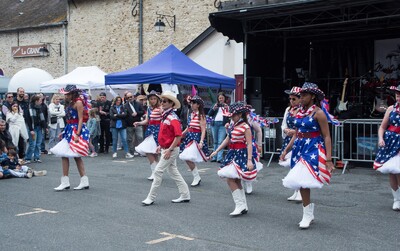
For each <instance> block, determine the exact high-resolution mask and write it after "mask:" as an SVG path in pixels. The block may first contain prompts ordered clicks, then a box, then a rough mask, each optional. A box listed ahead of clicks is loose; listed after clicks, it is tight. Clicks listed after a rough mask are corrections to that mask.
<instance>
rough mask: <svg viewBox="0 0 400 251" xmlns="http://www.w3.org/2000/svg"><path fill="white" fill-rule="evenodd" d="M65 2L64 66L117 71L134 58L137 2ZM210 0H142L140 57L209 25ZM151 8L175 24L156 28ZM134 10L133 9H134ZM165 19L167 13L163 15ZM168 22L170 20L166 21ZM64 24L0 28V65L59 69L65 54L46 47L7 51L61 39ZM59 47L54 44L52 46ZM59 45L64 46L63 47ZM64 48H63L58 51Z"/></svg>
mask: <svg viewBox="0 0 400 251" xmlns="http://www.w3.org/2000/svg"><path fill="white" fill-rule="evenodd" d="M74 2H75V5H76V7H75V5H73V4H70V6H69V8H70V10H69V13H68V14H69V21H68V25H67V31H68V35H67V46H68V54H67V55H68V56H67V61H68V69H67V72H70V71H71V70H73V69H75V68H76V67H78V66H89V65H97V66H99V67H100V69H102V70H103V71H105V72H108V73H109V72H116V71H121V70H125V69H128V68H130V67H133V66H136V65H138V63H139V13H138V11H139V7H138V6H136V8H135V3H136V2H138V1H132V0H75V1H74ZM213 4H214V1H213V0H207V1H199V0H143V62H145V61H147V60H148V59H150V58H151V57H153V56H154V55H156V54H157V53H159V52H160V51H161V50H163V49H164V48H166V47H167V46H168V45H169V44H171V43H172V44H174V45H175V46H176V47H177V48H178V49H183V48H184V47H185V46H186V45H188V44H189V43H190V42H191V41H193V40H194V39H195V38H196V37H197V36H198V35H199V34H200V33H202V32H203V31H204V30H205V29H206V28H208V27H209V26H210V23H209V21H208V14H209V13H210V12H215V11H217V9H215V8H214V5H213ZM156 12H158V13H162V14H165V15H176V30H175V32H174V31H173V29H172V28H170V27H169V26H168V24H167V22H166V21H165V20H163V21H164V22H165V23H166V25H167V27H166V29H165V31H164V32H163V33H161V32H156V31H155V29H154V24H155V22H156V21H157V15H156ZM135 14H136V15H135ZM168 20H169V21H170V23H171V22H172V19H168ZM171 24H172V23H171ZM63 32H64V31H63V28H62V27H59V28H48V29H36V30H34V31H23V32H19V35H18V33H17V32H9V33H0V54H1V55H2V56H1V57H0V68H2V69H4V71H5V73H6V75H7V76H10V77H11V76H13V75H14V74H15V73H16V72H17V71H19V70H21V69H23V68H26V67H37V68H41V69H44V70H46V71H48V72H49V73H50V74H52V75H53V76H54V77H59V76H62V75H64V58H63V57H64V55H63V56H62V57H60V56H59V54H57V53H55V52H54V51H52V50H51V51H50V56H49V57H45V58H42V57H38V58H18V59H14V58H12V56H11V46H16V45H17V42H18V36H19V44H20V45H30V44H38V43H39V41H46V42H57V43H58V42H61V43H62V45H63V46H64V33H63ZM56 50H57V51H58V47H57V48H56ZM62 50H64V48H62ZM64 53H65V52H64V51H63V54H64Z"/></svg>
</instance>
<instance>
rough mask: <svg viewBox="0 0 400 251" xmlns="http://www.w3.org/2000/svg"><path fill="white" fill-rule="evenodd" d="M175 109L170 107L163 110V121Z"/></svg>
mask: <svg viewBox="0 0 400 251" xmlns="http://www.w3.org/2000/svg"><path fill="white" fill-rule="evenodd" d="M172 111H173V109H172V108H170V109H168V110H165V111H163V113H162V121H164V120H165V119H166V118H167V117H168V115H170V114H171V112H172Z"/></svg>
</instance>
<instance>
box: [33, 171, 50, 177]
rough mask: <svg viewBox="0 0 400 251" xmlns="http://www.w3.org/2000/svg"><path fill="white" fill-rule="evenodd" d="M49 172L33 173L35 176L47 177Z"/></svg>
mask: <svg viewBox="0 0 400 251" xmlns="http://www.w3.org/2000/svg"><path fill="white" fill-rule="evenodd" d="M46 174H47V171H46V170H42V171H33V176H46Z"/></svg>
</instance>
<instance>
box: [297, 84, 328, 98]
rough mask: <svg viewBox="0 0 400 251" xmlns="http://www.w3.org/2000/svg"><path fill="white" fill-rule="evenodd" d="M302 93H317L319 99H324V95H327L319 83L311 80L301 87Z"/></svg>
mask: <svg viewBox="0 0 400 251" xmlns="http://www.w3.org/2000/svg"><path fill="white" fill-rule="evenodd" d="M300 93H312V94H315V95H317V97H318V99H319V100H323V99H324V97H325V94H324V92H323V91H321V90H320V89H319V88H318V85H317V84H314V83H310V82H305V83H304V84H303V86H302V87H301V91H300Z"/></svg>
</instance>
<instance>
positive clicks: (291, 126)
mask: <svg viewBox="0 0 400 251" xmlns="http://www.w3.org/2000/svg"><path fill="white" fill-rule="evenodd" d="M294 120H295V116H293V115H291V114H290V112H288V113H287V116H286V125H287V128H288V129H296V127H295V126H294ZM291 139H292V137H291V136H286V137H285V138H284V139H283V142H282V149H281V154H282V152H283V150H285V148H286V147H287V146H288V145H289V142H290V140H291Z"/></svg>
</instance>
